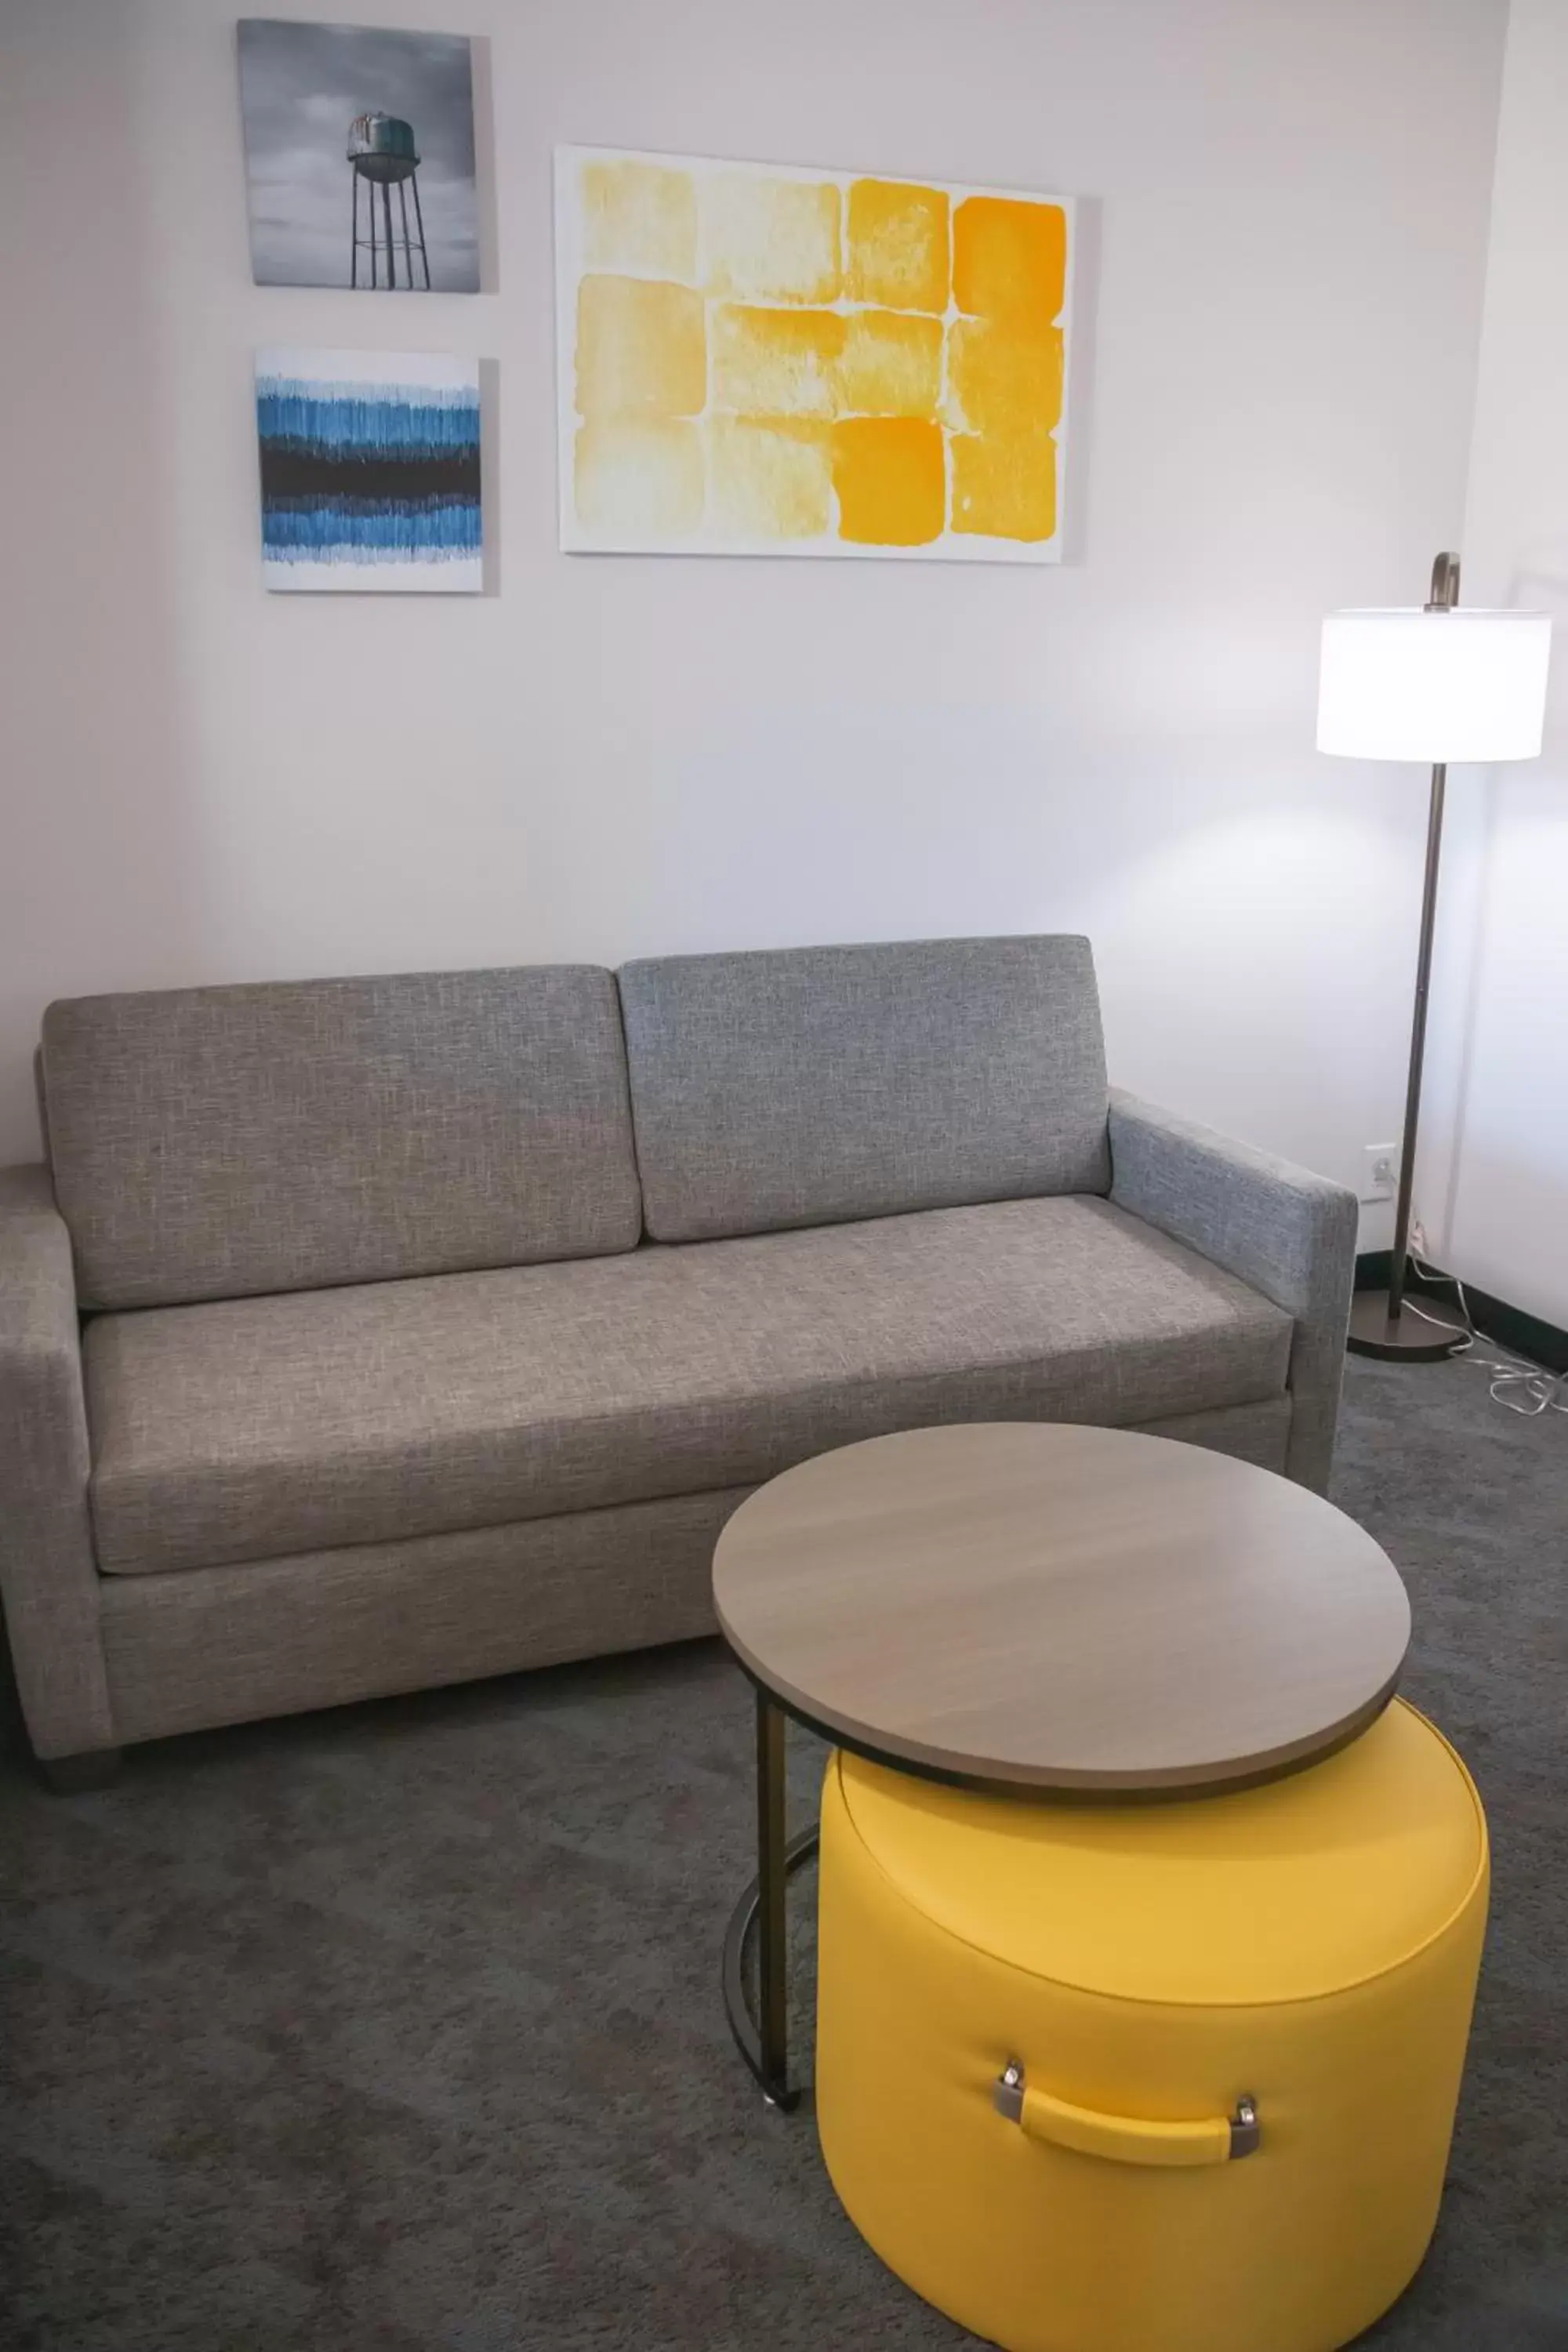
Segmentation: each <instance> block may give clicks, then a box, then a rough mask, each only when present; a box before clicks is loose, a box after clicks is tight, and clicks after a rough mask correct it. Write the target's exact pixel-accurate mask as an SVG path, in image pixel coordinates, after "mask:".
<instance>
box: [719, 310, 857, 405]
mask: <svg viewBox="0 0 1568 2352" xmlns="http://www.w3.org/2000/svg"><path fill="white" fill-rule="evenodd" d="M712 320H713V405H714V407H715V408H720V409H725V408H729V409H734V410H736V411H737V412H738V413H739V414H740V415H746V416H821V417H827V416H832V415H835V414H836V413H837V369H838V362H839V359H840V355H841V354H842V352H843V350H844V332H845V322H844V320H843V319H842V318H841V317H840V316H839V314H838V312H837V310H763V308H761V307H760V306H758V307H757V308H754V309H753V308H752V307H751V306H750V305H748V304H745V303H739V302H720V303H715V305H714V306H713V312H712Z"/></svg>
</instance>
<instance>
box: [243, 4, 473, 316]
mask: <svg viewBox="0 0 1568 2352" xmlns="http://www.w3.org/2000/svg"><path fill="white" fill-rule="evenodd" d="M239 96H240V110H241V113H242V114H243V116H244V120H245V154H246V170H247V179H248V184H249V191H250V262H251V274H252V276H253V277H254V278H255V279H256V282H257V284H258V286H339V287H346V288H349V289H356V290H357V289H363V290H364V291H367V292H368V291H371V290H374V289H390V288H393V287H403V288H405V289H411V290H412V291H414V292H416V293H424V292H431V293H443V294H475V293H477V292H478V291H479V226H478V209H477V205H476V203H475V192H474V94H473V68H472V60H471V58H470V55H469V46H468V42H467V41H466V40H464V39H462V38H460V37H458V36H456V35H454V34H450V33H397V32H382V31H378V30H376V29H374V27H371V26H360V25H303V24H292V23H286V22H284V21H282V20H281V19H279V18H277V17H271V16H246V17H242V18H241V20H240V25H239Z"/></svg>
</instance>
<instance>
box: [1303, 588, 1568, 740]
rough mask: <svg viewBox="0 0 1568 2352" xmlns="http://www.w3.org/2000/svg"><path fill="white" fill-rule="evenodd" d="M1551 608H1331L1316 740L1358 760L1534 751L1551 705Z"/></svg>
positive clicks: (1325, 631) (1326, 626)
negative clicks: (1525, 610) (1336, 610)
mask: <svg viewBox="0 0 1568 2352" xmlns="http://www.w3.org/2000/svg"><path fill="white" fill-rule="evenodd" d="M1551 646H1552V621H1551V616H1550V615H1549V614H1545V613H1516V612H1485V611H1482V610H1480V609H1479V607H1474V606H1468V605H1458V606H1455V607H1452V608H1450V609H1448V610H1446V611H1426V612H1423V611H1419V610H1415V609H1409V610H1403V611H1401V610H1391V611H1385V612H1363V613H1331V614H1330V615H1329V617H1328V619H1327V620H1326V621H1325V622H1324V623H1323V655H1322V667H1321V673H1320V677H1319V683H1318V749H1319V751H1336V752H1339V753H1341V754H1342V756H1343V757H1344V758H1346V759H1351V760H1419V761H1422V762H1423V763H1424V764H1426V765H1427V766H1436V765H1439V764H1447V762H1449V761H1466V760H1468V761H1485V762H1486V763H1488V764H1489V763H1490V762H1491V761H1494V760H1533V759H1534V758H1535V757H1536V755H1537V753H1538V752H1539V751H1540V750H1541V733H1542V722H1543V719H1544V717H1545V712H1546V667H1547V659H1548V656H1549V654H1550V651H1551Z"/></svg>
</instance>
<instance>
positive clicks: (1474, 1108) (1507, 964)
mask: <svg viewBox="0 0 1568 2352" xmlns="http://www.w3.org/2000/svg"><path fill="white" fill-rule="evenodd" d="M1565 126H1568V9H1565V8H1564V6H1563V0H1513V13H1512V20H1511V25H1510V33H1509V42H1508V58H1507V68H1506V73H1505V78H1504V84H1503V93H1502V112H1501V121H1500V133H1499V142H1498V163H1497V184H1496V190H1495V195H1494V203H1493V211H1492V224H1491V249H1490V259H1489V269H1488V278H1487V296H1486V311H1485V323H1484V331H1483V335H1482V342H1481V363H1480V381H1479V394H1478V400H1477V407H1476V427H1475V444H1474V449H1473V453H1472V458H1471V471H1470V491H1469V501H1468V512H1467V517H1466V524H1465V542H1464V544H1465V558H1466V562H1465V570H1464V575H1463V580H1462V587H1463V592H1464V598H1465V601H1466V602H1467V603H1473V604H1525V605H1536V606H1540V607H1542V608H1544V609H1545V610H1547V611H1550V612H1552V614H1554V615H1555V617H1556V621H1557V632H1556V634H1557V644H1556V647H1555V651H1554V655H1553V665H1552V692H1551V698H1550V703H1549V709H1548V718H1547V729H1546V743H1545V751H1544V755H1543V757H1542V760H1541V761H1540V762H1539V764H1536V765H1531V766H1530V767H1519V768H1500V769H1497V770H1495V771H1493V772H1491V773H1490V774H1489V775H1478V774H1469V775H1462V776H1458V777H1457V778H1456V793H1457V801H1456V820H1457V821H1456V823H1455V824H1453V825H1452V826H1451V827H1450V829H1449V835H1448V841H1447V855H1446V861H1445V862H1446V869H1447V870H1446V875H1445V886H1444V899H1443V923H1444V936H1445V942H1446V952H1445V960H1444V961H1445V971H1444V980H1445V987H1444V993H1443V997H1442V1000H1441V1006H1440V1017H1435V1023H1434V1031H1435V1034H1434V1041H1433V1042H1434V1053H1433V1065H1432V1066H1433V1069H1434V1079H1435V1083H1434V1088H1433V1113H1434V1116H1433V1119H1432V1140H1431V1148H1430V1150H1429V1151H1427V1152H1426V1153H1424V1155H1423V1162H1422V1176H1421V1185H1420V1193H1421V1201H1422V1203H1423V1208H1424V1213H1425V1214H1426V1217H1427V1219H1428V1221H1429V1225H1430V1229H1431V1232H1432V1234H1433V1239H1434V1244H1435V1247H1436V1250H1437V1254H1438V1255H1440V1256H1441V1258H1442V1261H1443V1263H1444V1264H1445V1265H1449V1266H1452V1267H1453V1268H1454V1270H1455V1271H1456V1272H1458V1274H1460V1275H1462V1276H1465V1277H1467V1278H1468V1280H1470V1281H1472V1282H1474V1283H1476V1284H1477V1285H1478V1286H1479V1287H1480V1288H1481V1289H1483V1290H1489V1291H1490V1292H1492V1293H1493V1295H1494V1296H1496V1297H1500V1298H1505V1299H1507V1300H1508V1301H1509V1302H1510V1304H1511V1305H1513V1306H1516V1307H1525V1308H1527V1309H1528V1310H1529V1311H1531V1313H1533V1314H1536V1315H1540V1316H1542V1317H1543V1318H1546V1319H1547V1320H1548V1321H1550V1322H1553V1323H1558V1324H1568V437H1565V432H1568V427H1565V420H1568V304H1565V302H1564V299H1563V286H1564V283H1565V282H1568V137H1565V135H1564V133H1565Z"/></svg>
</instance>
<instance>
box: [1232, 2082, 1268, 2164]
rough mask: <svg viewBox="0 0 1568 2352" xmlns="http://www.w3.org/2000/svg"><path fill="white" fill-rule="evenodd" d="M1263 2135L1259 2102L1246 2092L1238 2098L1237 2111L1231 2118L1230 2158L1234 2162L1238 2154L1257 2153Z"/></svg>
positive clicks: (1249, 2154)
mask: <svg viewBox="0 0 1568 2352" xmlns="http://www.w3.org/2000/svg"><path fill="white" fill-rule="evenodd" d="M1260 2137H1262V2131H1261V2126H1259V2124H1258V2103H1257V2101H1256V2100H1255V2099H1249V2098H1248V2097H1247V2095H1246V2093H1245V2092H1244V2093H1243V2094H1242V2095H1241V2097H1240V2098H1239V2099H1237V2103H1236V2113H1235V2115H1233V2116H1232V2117H1231V2119H1230V2160H1231V2162H1232V2164H1234V2163H1235V2162H1236V2159H1237V2157H1238V2156H1251V2155H1253V2154H1255V2153H1256V2151H1257V2147H1258V2140H1259V2138H1260Z"/></svg>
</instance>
